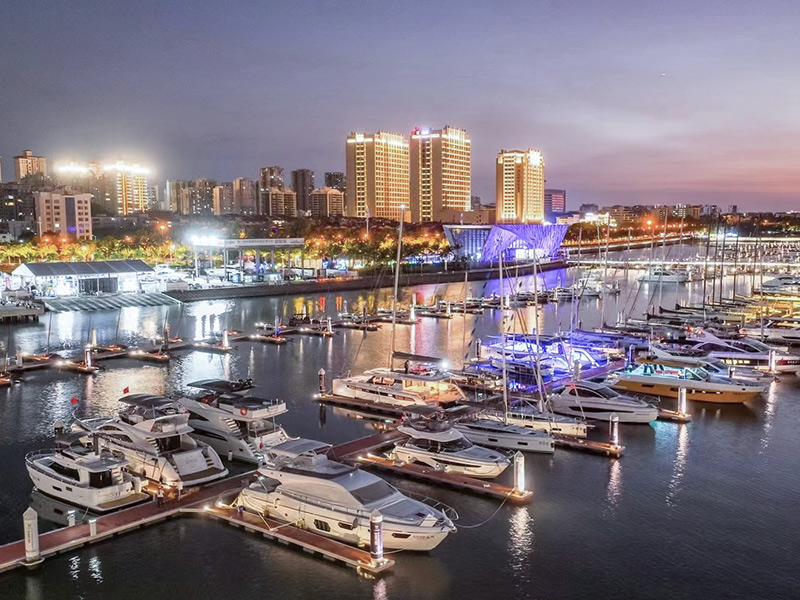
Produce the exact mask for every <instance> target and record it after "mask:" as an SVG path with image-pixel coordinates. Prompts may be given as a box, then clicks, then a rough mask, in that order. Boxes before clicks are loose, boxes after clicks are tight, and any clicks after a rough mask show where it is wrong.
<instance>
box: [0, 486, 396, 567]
mask: <svg viewBox="0 0 800 600" xmlns="http://www.w3.org/2000/svg"><path fill="white" fill-rule="evenodd" d="M254 473H255V472H254V471H250V472H248V473H243V474H240V475H236V476H234V477H229V478H227V479H224V480H222V481H218V482H215V483H212V484H209V485H207V486H203V487H200V488H194V489H193V490H190V491H187V493H186V494H185V495H184V496H183V498H182V499H181V500H167V501H166V503H165V505H164V506H163V507H158V506H157V504H156V503H155V502H147V503H146V504H141V505H138V506H135V507H132V508H128V509H124V510H121V511H118V512H114V513H111V514H108V515H103V516H100V517H97V519H96V523H95V525H96V533H95V535H92V527H91V525H90V524H80V525H73V526H72V527H64V528H60V529H56V530H54V531H50V532H47V533H42V534H40V535H39V551H40V555H41V559H42V560H44V559H46V558H49V557H51V556H55V555H58V554H62V553H64V552H69V551H72V550H76V549H78V548H81V547H83V546H84V545H86V544H93V543H95V542H99V541H101V540H106V539H110V538H112V537H113V536H115V535H119V534H122V533H127V532H129V531H133V530H135V529H138V528H140V527H143V526H146V525H152V524H154V523H159V522H161V521H164V520H166V519H168V518H171V517H175V516H180V515H185V514H197V515H204V514H210V515H213V516H215V517H216V518H220V519H225V520H226V521H229V522H231V523H233V524H238V525H241V526H245V527H247V528H248V529H250V530H255V531H258V532H259V533H262V534H263V535H264V536H265V537H268V538H270V539H276V540H277V541H279V542H281V543H283V544H285V545H292V546H297V547H300V548H302V549H303V550H305V551H306V552H309V553H311V554H320V555H322V556H323V557H324V558H326V559H328V560H332V561H335V562H341V563H344V564H346V565H349V566H352V567H358V568H360V569H362V570H365V571H368V572H370V573H379V572H382V571H384V570H386V569H388V568H390V567H392V566H393V565H394V561H393V560H387V559H384V560H383V561H381V562H380V563H375V562H373V561H372V560H371V557H370V553H369V552H368V551H364V550H360V549H358V548H355V547H352V546H348V545H346V544H342V543H341V542H337V541H336V540H332V539H330V538H326V537H323V536H320V535H318V534H316V533H314V532H312V531H308V530H304V529H300V528H299V527H296V526H294V525H287V524H283V523H279V522H277V521H272V520H271V519H267V520H266V521H264V520H263V519H261V518H260V517H258V516H257V515H253V514H248V513H243V514H241V515H240V514H238V513H237V511H233V510H228V509H225V508H219V507H215V503H216V500H217V499H218V498H220V497H221V496H224V495H230V494H235V493H237V492H238V491H239V490H240V489H242V487H244V486H246V485H248V484H249V483H250V482H251V481H252V476H253V474H254ZM37 564H38V563H37ZM24 566H32V565H28V564H27V563H26V562H25V542H24V540H19V541H17V542H12V543H10V544H6V545H4V546H0V573H2V572H4V571H9V570H12V569H15V568H18V567H24Z"/></svg>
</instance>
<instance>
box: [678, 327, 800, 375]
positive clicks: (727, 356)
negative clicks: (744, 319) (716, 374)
mask: <svg viewBox="0 0 800 600" xmlns="http://www.w3.org/2000/svg"><path fill="white" fill-rule="evenodd" d="M689 339H690V340H691V344H692V346H691V347H692V348H694V349H695V350H701V351H703V352H706V353H708V355H709V356H711V357H713V358H718V359H720V360H721V361H722V362H724V363H726V364H729V365H733V366H735V367H752V368H755V369H761V370H765V371H775V372H777V373H796V372H798V371H800V356H797V355H795V354H789V353H788V352H784V351H782V350H777V349H775V348H772V347H770V346H768V345H767V344H765V343H764V342H760V341H758V340H754V339H751V338H742V339H734V340H731V339H722V338H718V337H717V336H715V335H713V334H711V333H709V332H708V331H702V332H700V333H697V334H695V335H693V336H692V337H691V338H689Z"/></svg>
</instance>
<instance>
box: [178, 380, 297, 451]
mask: <svg viewBox="0 0 800 600" xmlns="http://www.w3.org/2000/svg"><path fill="white" fill-rule="evenodd" d="M189 387H191V388H195V389H198V390H201V393H200V394H199V395H195V396H186V397H183V398H180V399H179V400H178V402H179V403H180V405H181V406H183V407H184V408H185V409H186V410H188V411H189V426H190V427H191V428H192V430H193V431H192V434H191V435H192V437H194V438H195V439H198V440H200V441H202V442H205V443H206V444H208V445H209V446H211V447H212V448H214V450H216V451H217V452H218V453H219V454H220V455H221V456H227V455H228V453H229V452H230V453H231V454H232V456H233V458H235V459H238V460H243V461H246V462H252V463H259V462H263V457H264V450H265V449H266V448H269V447H271V446H275V445H276V444H280V443H282V442H285V441H287V440H288V439H289V436H288V435H287V434H286V432H285V431H284V429H283V427H281V426H280V425H279V424H278V423H276V422H275V418H276V417H277V416H279V415H282V414H284V413H285V412H287V411H286V403H285V402H283V401H282V400H270V399H266V398H258V397H255V396H250V395H248V393H249V392H250V390H252V389H253V388H254V387H255V386H254V385H253V382H252V380H249V379H248V380H239V381H228V380H225V379H204V380H202V381H195V382H193V383H190V384H189Z"/></svg>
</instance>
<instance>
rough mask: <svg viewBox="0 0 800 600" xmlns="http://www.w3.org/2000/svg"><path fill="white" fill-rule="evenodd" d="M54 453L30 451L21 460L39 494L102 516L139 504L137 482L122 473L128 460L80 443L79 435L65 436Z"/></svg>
mask: <svg viewBox="0 0 800 600" xmlns="http://www.w3.org/2000/svg"><path fill="white" fill-rule="evenodd" d="M67 440H68V441H66V442H62V443H61V444H59V446H58V447H57V448H56V449H55V450H40V451H37V452H31V453H29V454H28V455H27V456H26V457H25V466H26V467H27V469H28V475H30V478H31V481H33V484H34V485H35V486H36V489H38V490H39V491H40V492H42V493H43V494H46V495H48V496H51V497H53V498H56V499H58V500H61V501H64V502H67V503H69V504H73V505H75V506H80V507H83V508H86V509H88V510H90V511H92V512H94V513H105V512H109V511H112V510H117V509H120V508H124V507H126V506H130V505H132V504H136V503H138V502H143V501H144V500H147V499H148V498H149V497H150V496H148V495H147V494H145V493H144V492H142V491H141V490H142V485H141V480H140V479H139V478H137V477H135V476H134V475H131V474H130V473H127V472H125V470H124V469H125V468H126V467H127V466H128V461H127V460H125V459H124V458H120V457H119V456H117V455H114V454H112V453H111V452H109V451H108V450H102V449H100V447H99V445H98V441H97V440H95V442H94V445H93V446H87V445H84V444H82V443H81V442H80V434H77V435H74V436H69V437H68V438H67Z"/></svg>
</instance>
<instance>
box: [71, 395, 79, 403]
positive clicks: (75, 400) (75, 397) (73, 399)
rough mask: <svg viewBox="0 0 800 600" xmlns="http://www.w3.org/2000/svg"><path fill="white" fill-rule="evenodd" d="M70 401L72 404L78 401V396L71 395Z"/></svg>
mask: <svg viewBox="0 0 800 600" xmlns="http://www.w3.org/2000/svg"><path fill="white" fill-rule="evenodd" d="M70 402H71V403H72V404H77V403H78V397H77V396H73V397H72V400H70Z"/></svg>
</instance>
